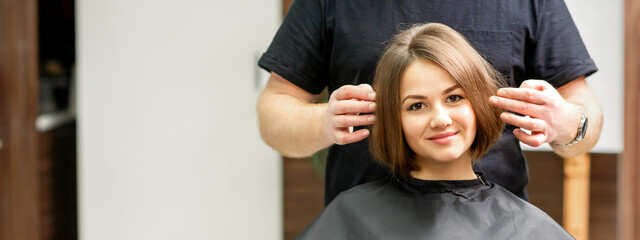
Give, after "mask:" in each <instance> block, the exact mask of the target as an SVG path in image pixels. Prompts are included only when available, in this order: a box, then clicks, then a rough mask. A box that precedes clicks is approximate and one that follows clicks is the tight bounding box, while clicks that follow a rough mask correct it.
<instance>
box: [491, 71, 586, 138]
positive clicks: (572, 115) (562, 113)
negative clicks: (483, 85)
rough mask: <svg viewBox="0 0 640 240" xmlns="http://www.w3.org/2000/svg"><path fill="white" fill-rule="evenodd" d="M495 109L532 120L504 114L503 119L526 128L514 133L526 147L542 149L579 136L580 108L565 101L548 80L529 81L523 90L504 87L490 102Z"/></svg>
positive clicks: (521, 87) (524, 83)
mask: <svg viewBox="0 0 640 240" xmlns="http://www.w3.org/2000/svg"><path fill="white" fill-rule="evenodd" d="M489 103H491V104H492V105H493V106H495V107H499V108H502V109H505V110H507V111H511V112H516V113H520V114H522V115H526V116H529V117H524V116H518V115H516V114H513V113H508V112H504V113H502V115H500V118H501V119H502V120H503V121H505V122H506V123H509V124H511V125H514V126H516V127H519V128H523V129H527V130H529V131H531V134H527V133H526V132H524V131H523V130H522V129H519V128H518V129H516V130H514V131H513V133H514V135H515V136H516V137H517V138H518V139H519V140H520V141H521V142H523V143H524V144H527V145H529V146H532V147H538V146H540V145H542V144H544V143H548V142H554V143H557V144H560V145H562V144H566V143H569V142H571V141H572V140H573V139H574V138H575V137H576V134H577V129H578V124H579V122H580V116H581V115H580V110H579V109H578V106H576V105H574V104H572V103H569V102H567V101H565V99H564V98H563V97H562V96H561V95H560V93H558V91H557V90H556V89H555V88H554V87H553V86H551V85H550V84H549V83H547V82H546V81H541V80H528V81H525V82H523V83H522V85H520V88H502V89H500V90H498V92H497V96H492V97H491V98H490V99H489Z"/></svg>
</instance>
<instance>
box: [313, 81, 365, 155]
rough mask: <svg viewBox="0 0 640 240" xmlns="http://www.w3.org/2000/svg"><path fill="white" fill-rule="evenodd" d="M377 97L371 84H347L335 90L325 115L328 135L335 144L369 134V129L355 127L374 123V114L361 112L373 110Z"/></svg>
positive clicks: (359, 138)
mask: <svg viewBox="0 0 640 240" xmlns="http://www.w3.org/2000/svg"><path fill="white" fill-rule="evenodd" d="M375 98H376V94H375V92H374V91H373V88H371V86H370V85H369V84H361V85H358V86H354V85H345V86H342V87H340V88H338V89H337V90H335V91H334V92H333V93H332V94H331V96H330V97H329V102H328V106H327V111H326V114H325V117H324V128H325V130H326V134H327V137H328V138H329V139H330V140H331V141H332V142H333V143H335V144H339V145H344V144H349V143H354V142H357V141H360V140H362V139H365V138H366V137H367V136H369V134H370V133H369V130H368V129H360V130H358V131H355V132H353V127H354V126H365V125H371V124H373V122H374V121H375V116H374V115H371V114H366V115H360V114H362V113H371V112H373V110H374V109H375V106H376V105H375V103H374V102H373V101H374V100H375Z"/></svg>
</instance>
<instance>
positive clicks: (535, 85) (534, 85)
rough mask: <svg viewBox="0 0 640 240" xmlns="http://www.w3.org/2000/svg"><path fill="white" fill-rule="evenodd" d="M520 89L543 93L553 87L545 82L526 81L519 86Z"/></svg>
mask: <svg viewBox="0 0 640 240" xmlns="http://www.w3.org/2000/svg"><path fill="white" fill-rule="evenodd" d="M520 88H531V89H536V90H539V91H544V90H547V89H549V88H553V86H551V84H549V83H548V82H547V81H543V80H526V81H524V82H522V84H520Z"/></svg>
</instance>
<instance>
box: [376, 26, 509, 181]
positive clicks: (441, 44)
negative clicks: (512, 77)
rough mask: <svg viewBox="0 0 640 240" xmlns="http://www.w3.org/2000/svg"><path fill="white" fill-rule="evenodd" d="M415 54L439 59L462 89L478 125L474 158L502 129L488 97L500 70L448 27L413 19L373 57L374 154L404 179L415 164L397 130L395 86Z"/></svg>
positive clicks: (399, 124) (399, 127)
mask: <svg viewBox="0 0 640 240" xmlns="http://www.w3.org/2000/svg"><path fill="white" fill-rule="evenodd" d="M416 59H427V60H430V61H432V62H434V63H436V64H438V65H440V66H441V67H442V68H444V69H445V70H446V71H447V72H449V74H451V76H452V77H453V79H454V80H455V81H456V83H457V84H458V85H459V86H460V88H461V89H462V90H463V91H464V92H465V93H466V96H467V98H468V99H469V101H470V102H471V106H472V107H473V110H474V111H475V113H476V118H477V119H476V121H477V125H478V127H477V134H476V138H475V139H474V141H473V143H472V144H471V147H470V149H471V157H472V159H474V161H475V160H478V159H480V157H482V155H483V154H484V153H485V152H486V151H487V150H489V147H491V145H492V144H493V143H494V142H495V141H497V140H498V139H499V138H500V134H501V132H502V129H503V122H502V121H501V120H500V113H501V112H502V110H500V109H498V108H494V107H492V106H491V105H489V104H488V103H487V101H488V99H489V97H490V96H491V95H494V94H496V91H497V90H498V88H500V87H501V86H503V85H504V83H503V80H502V77H501V75H500V74H499V73H498V72H497V71H496V70H495V69H494V68H493V67H492V66H491V65H490V64H489V63H488V62H487V61H486V60H485V59H484V58H482V56H480V54H479V53H478V52H477V51H476V50H475V49H474V48H473V47H472V46H471V44H469V42H467V40H466V39H465V38H464V36H462V35H461V34H460V33H458V32H456V31H455V30H453V29H452V28H450V27H448V26H446V25H443V24H439V23H427V24H421V25H414V26H413V27H411V28H410V29H408V30H405V31H403V32H401V33H400V34H398V35H396V36H394V38H393V39H392V40H391V42H390V43H389V45H388V46H387V48H386V49H385V51H384V53H383V54H382V56H381V58H380V60H379V61H378V65H377V67H376V72H375V77H374V86H373V88H374V90H375V92H376V111H375V114H376V123H375V124H373V127H372V130H371V137H370V147H371V152H372V154H373V156H374V158H375V159H376V160H377V161H378V162H380V163H382V164H383V165H385V166H387V167H389V168H390V169H391V172H392V173H393V174H394V175H396V176H398V177H402V178H405V179H406V178H408V177H409V176H410V175H409V174H410V173H411V171H413V170H417V165H416V163H415V162H414V161H413V159H414V155H415V153H414V152H413V151H412V150H411V148H410V147H409V145H408V144H407V142H406V140H405V138H404V134H403V132H402V122H401V119H400V105H401V103H400V96H399V86H400V80H401V79H402V76H403V74H404V72H405V70H406V68H407V67H408V66H409V65H410V64H411V63H412V62H414V61H415V60H416Z"/></svg>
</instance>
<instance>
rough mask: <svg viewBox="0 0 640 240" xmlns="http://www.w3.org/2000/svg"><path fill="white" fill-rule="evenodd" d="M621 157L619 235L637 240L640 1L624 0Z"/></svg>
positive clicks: (639, 222) (639, 209)
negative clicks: (622, 140) (622, 149)
mask: <svg viewBox="0 0 640 240" xmlns="http://www.w3.org/2000/svg"><path fill="white" fill-rule="evenodd" d="M624 9H625V17H624V22H625V27H624V29H625V34H624V35H625V40H624V52H625V56H624V75H625V77H624V86H625V87H624V114H625V116H624V153H623V155H622V158H621V160H620V168H619V171H620V178H619V181H620V185H619V189H620V200H619V202H618V204H619V205H620V209H619V212H618V215H619V218H618V219H619V222H620V227H619V233H620V239H622V240H636V239H640V184H638V183H639V182H640V163H639V162H638V160H639V159H640V148H638V146H640V94H639V92H640V45H638V43H640V0H625V7H624Z"/></svg>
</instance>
